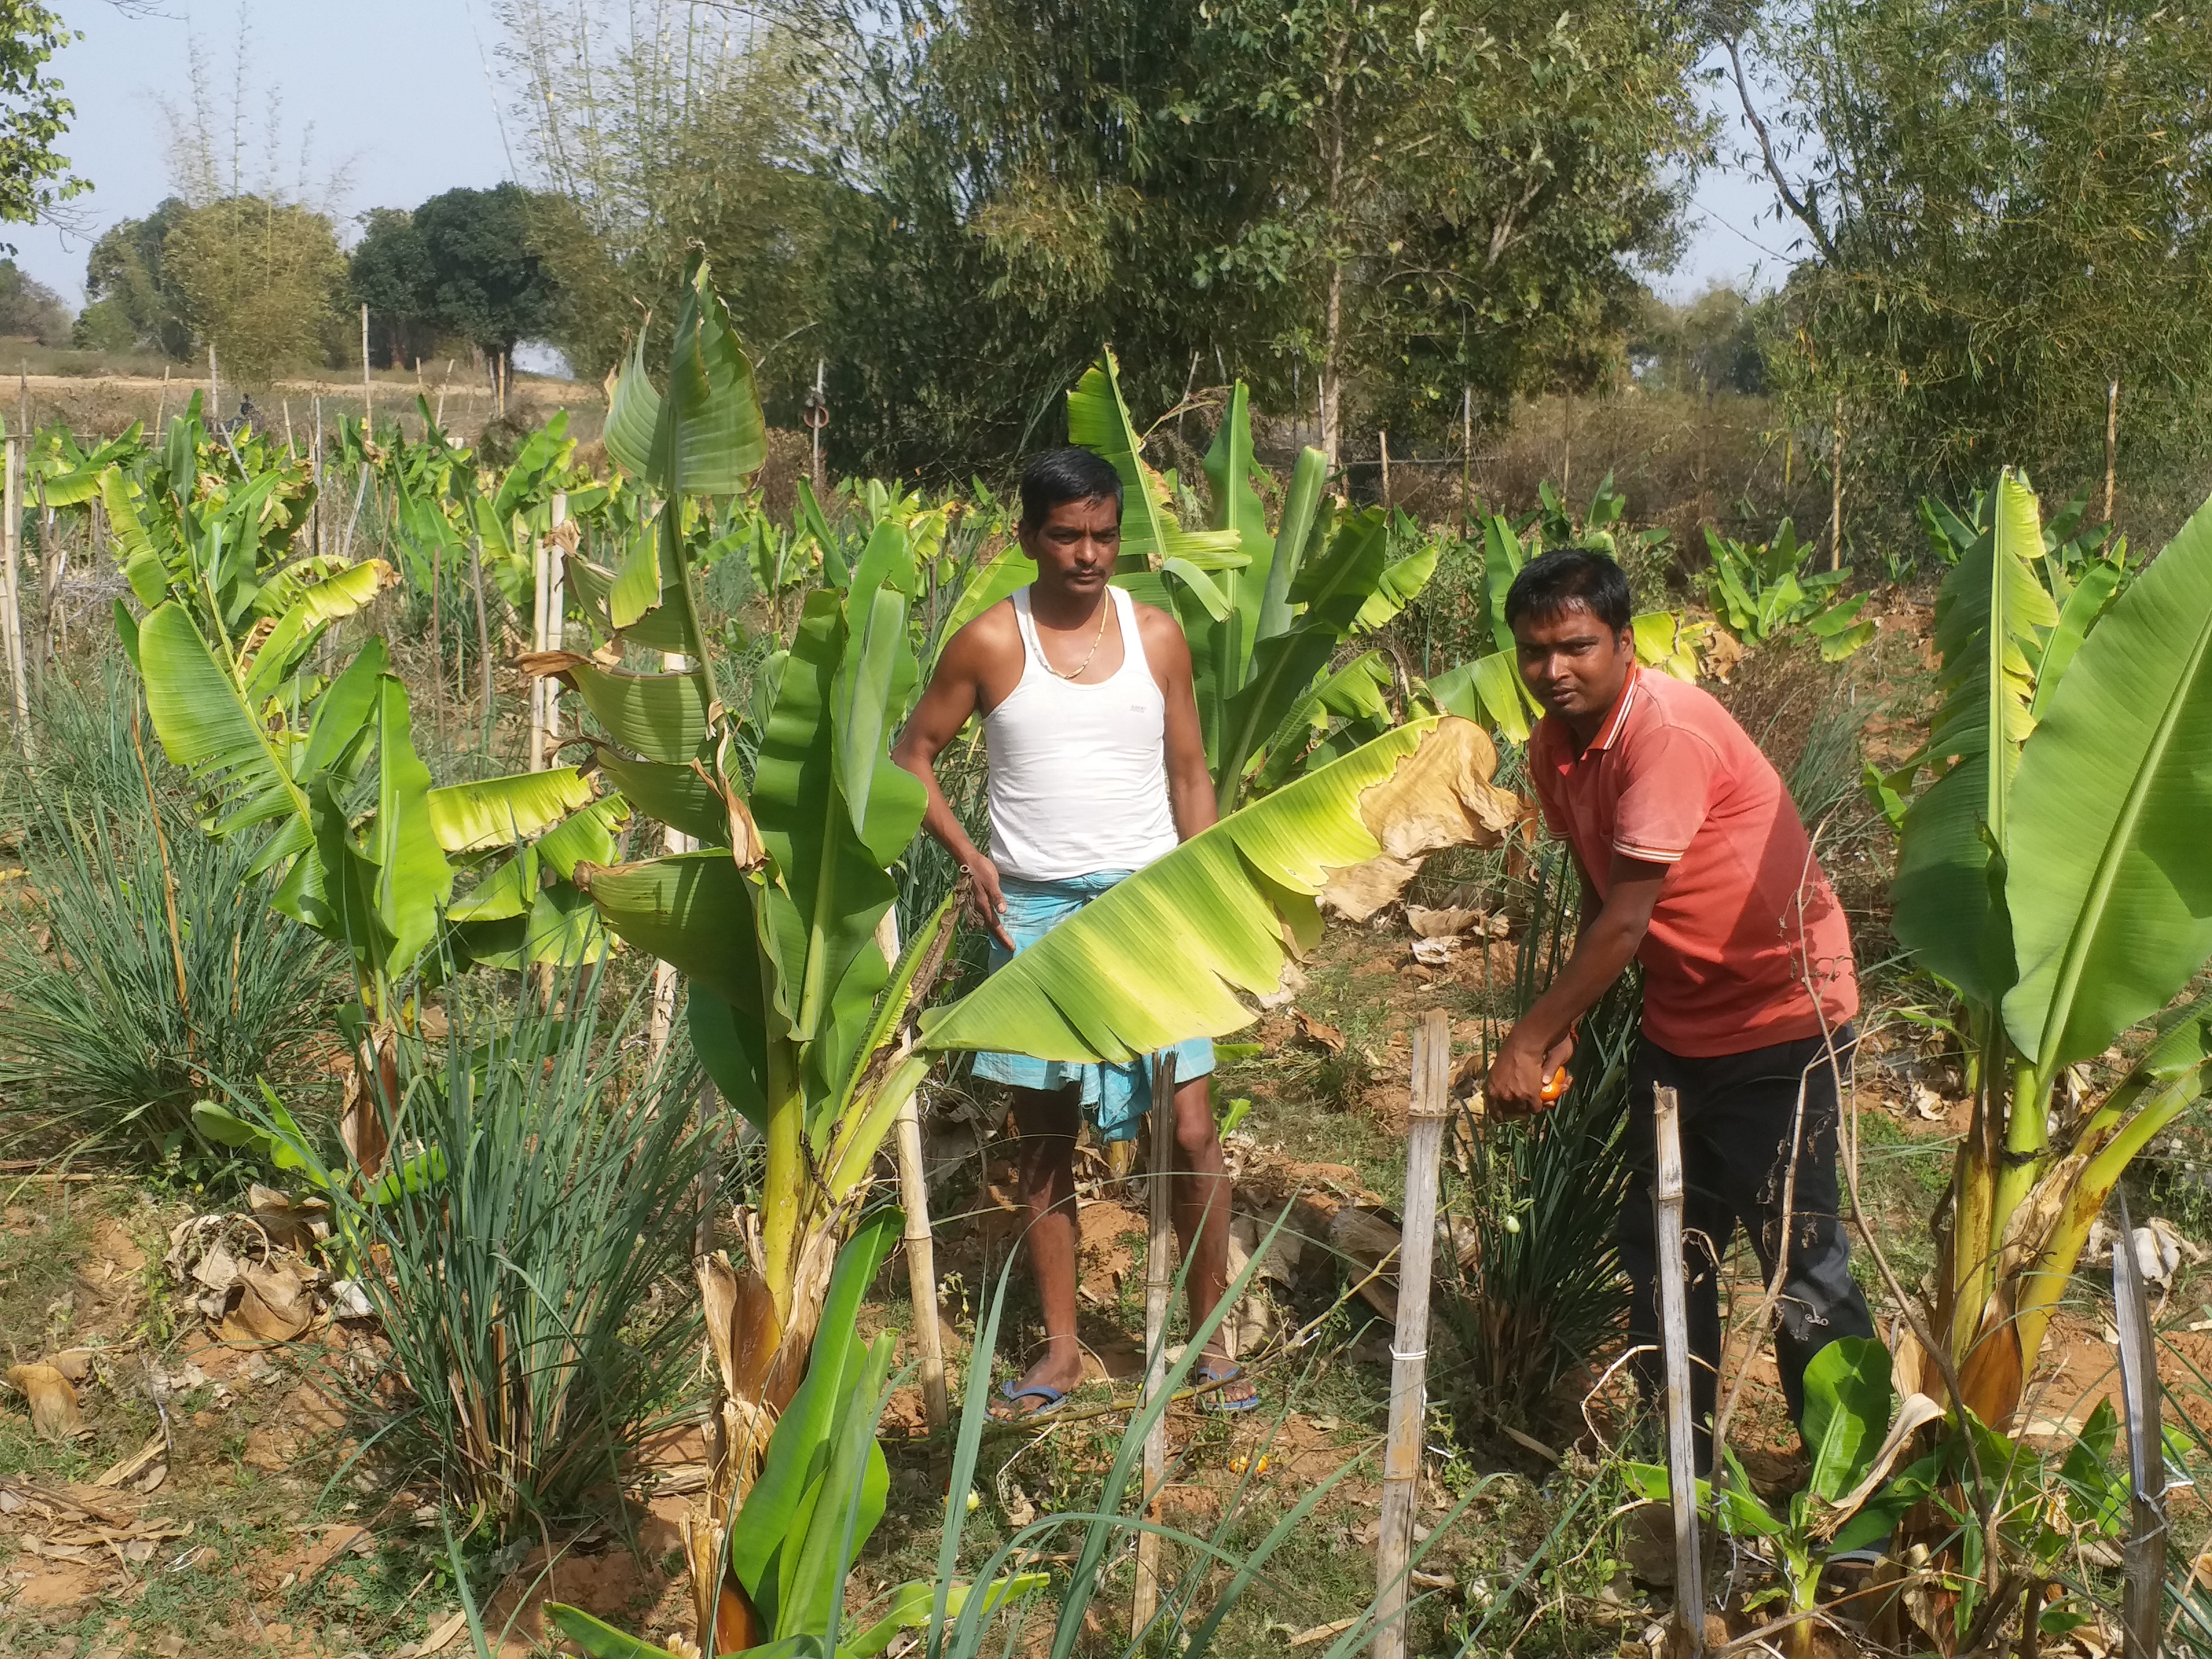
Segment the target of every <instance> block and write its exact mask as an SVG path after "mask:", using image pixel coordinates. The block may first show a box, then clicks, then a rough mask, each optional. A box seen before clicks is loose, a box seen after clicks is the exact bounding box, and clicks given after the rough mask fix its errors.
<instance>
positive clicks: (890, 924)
mask: <svg viewBox="0 0 2212 1659" xmlns="http://www.w3.org/2000/svg"><path fill="white" fill-rule="evenodd" d="M876 945H877V947H878V949H880V950H881V951H883V953H884V962H885V963H889V964H890V967H891V968H892V969H896V968H897V967H898V959H899V931H898V909H897V907H896V906H893V907H892V908H890V909H888V910H886V911H884V919H883V921H881V922H879V923H878V924H877V927H876ZM911 1044H912V1039H911V1037H910V1036H909V1038H908V1040H907V1042H905V1043H903V1044H902V1045H901V1048H902V1052H910V1051H911ZM893 1128H894V1133H896V1137H897V1141H896V1145H897V1150H898V1183H899V1207H900V1208H901V1209H902V1210H903V1211H904V1212H906V1222H905V1225H904V1226H903V1228H902V1230H901V1231H900V1234H899V1237H901V1239H902V1241H903V1242H904V1243H905V1244H906V1288H907V1296H908V1300H909V1301H910V1302H911V1303H912V1304H913V1306H914V1340H915V1347H916V1348H917V1349H918V1350H920V1352H921V1400H922V1406H923V1407H924V1409H926V1410H927V1412H928V1413H929V1426H930V1429H931V1431H932V1432H942V1431H944V1430H945V1428H947V1427H949V1426H950V1425H951V1422H952V1404H951V1401H950V1400H949V1399H947V1398H946V1396H945V1338H944V1334H943V1333H942V1332H941V1331H940V1330H939V1328H938V1322H937V1317H938V1316H937V1241H936V1238H935V1236H934V1235H933V1233H932V1232H931V1231H930V1226H929V1173H928V1170H927V1168H926V1166H925V1165H924V1164H923V1163H922V1157H921V1109H920V1105H919V1102H918V1097H917V1096H916V1095H914V1094H908V1096H907V1097H906V1098H905V1099H904V1100H903V1101H902V1102H900V1103H899V1109H898V1116H897V1117H896V1119H895V1120H893Z"/></svg>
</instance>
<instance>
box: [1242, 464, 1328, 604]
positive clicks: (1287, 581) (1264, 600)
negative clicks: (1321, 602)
mask: <svg viewBox="0 0 2212 1659" xmlns="http://www.w3.org/2000/svg"><path fill="white" fill-rule="evenodd" d="M1327 487H1328V457H1327V456H1326V455H1324V454H1322V453H1321V451H1319V450H1318V449H1313V448H1306V449H1302V450H1300V451H1299V452H1298V459H1297V463H1296V464H1295V465H1293V466H1292V467H1291V488H1290V490H1289V493H1288V494H1286V495H1285V496H1284V497H1283V521H1282V522H1281V523H1280V524H1279V525H1278V526H1275V551H1274V556H1273V559H1271V560H1270V561H1269V562H1268V565H1267V590H1266V592H1263V593H1262V594H1261V599H1260V621H1259V627H1258V629H1256V630H1255V634H1254V635H1253V637H1254V640H1255V642H1256V641H1260V640H1264V639H1267V638H1270V637H1272V636H1273V635H1277V634H1280V633H1282V632H1284V631H1285V629H1288V628H1289V627H1290V625H1291V583H1292V582H1293V581H1294V580H1297V574H1298V567H1299V566H1300V565H1301V564H1303V563H1304V561H1305V557H1306V553H1307V550H1308V549H1309V548H1310V547H1312V546H1314V545H1316V544H1317V543H1322V542H1326V541H1327V539H1328V527H1329V519H1330V514H1329V513H1328V509H1327V507H1326V504H1325V502H1324V501H1323V499H1322V491H1323V490H1324V489H1326V488H1327Z"/></svg>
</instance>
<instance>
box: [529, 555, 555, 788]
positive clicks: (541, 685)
mask: <svg viewBox="0 0 2212 1659" xmlns="http://www.w3.org/2000/svg"><path fill="white" fill-rule="evenodd" d="M546 551H547V550H546V546H545V538H544V537H543V536H532V538H530V575H531V590H532V591H531V605H530V648H531V649H532V651H543V650H544V649H545V648H546V647H545V631H546V613H545V607H546V605H547V603H548V602H549V601H550V599H551V598H552V594H551V593H550V591H548V586H547V584H548V582H549V581H550V574H551V573H550V571H549V570H548V569H547V566H548V564H549V563H550V560H548V558H547V557H546ZM545 685H546V681H545V678H544V676H543V675H540V676H538V677H536V678H533V679H532V681H531V682H530V769H531V770H532V771H533V772H543V771H544V769H545Z"/></svg>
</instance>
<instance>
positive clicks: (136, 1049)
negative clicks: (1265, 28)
mask: <svg viewBox="0 0 2212 1659" xmlns="http://www.w3.org/2000/svg"><path fill="white" fill-rule="evenodd" d="M126 805H127V803H126ZM164 818H167V819H170V821H169V822H167V823H162V822H161V819H164ZM34 822H35V823H36V824H37V826H38V830H37V833H36V834H35V835H33V836H31V837H30V838H29V840H28V846H27V866H26V872H25V873H26V879H25V882H24V884H23V885H24V887H25V888H26V889H27V892H25V893H24V896H23V897H22V899H21V901H20V902H21V912H22V913H21V914H19V915H18V917H17V922H18V925H16V926H14V927H6V928H0V976H4V978H5V980H6V981H7V983H8V984H9V987H10V990H9V999H10V1002H11V1005H12V1006H11V1007H10V1009H9V1019H8V1021H7V1026H6V1032H5V1035H4V1036H0V1088H4V1090H5V1091H6V1104H5V1105H4V1106H0V1139H5V1140H6V1141H8V1142H9V1143H11V1144H14V1145H20V1146H27V1148H29V1149H30V1150H33V1151H35V1152H40V1153H43V1154H49V1155H51V1154H55V1153H59V1152H64V1151H68V1152H70V1153H71V1154H72V1155H84V1154H91V1155H94V1156H97V1157H100V1158H104V1159H105V1158H112V1159H117V1160H121V1161H125V1162H130V1163H134V1164H138V1165H139V1166H141V1167H142V1168H145V1169H148V1170H167V1171H168V1172H170V1173H172V1174H173V1175H176V1176H180V1177H181V1178H183V1179H184V1180H185V1181H187V1182H191V1183H193V1184H207V1183H210V1182H217V1183H219V1182H222V1180H224V1179H225V1178H226V1177H231V1178H234V1177H235V1176H237V1175H239V1174H240V1173H242V1172H241V1171H240V1170H238V1168H237V1166H236V1165H235V1164H234V1158H233V1155H232V1154H231V1152H229V1150H228V1148H224V1147H222V1146H217V1145H216V1144H215V1143H213V1142H210V1141H208V1140H205V1139H204V1138H202V1137H201V1136H199V1135H198V1134H197V1133H196V1132H195V1131H194V1129H193V1127H192V1121H191V1107H192V1103H193V1101H195V1100H197V1099H200V1098H203V1097H206V1096H207V1095H209V1094H210V1093H212V1092H218V1091H222V1089H224V1088H247V1089H250V1088H251V1087H252V1085H254V1083H255V1082H256V1081H257V1080H258V1079H264V1078H265V1079H271V1080H272V1081H275V1082H278V1083H288V1084H289V1083H293V1082H296V1081H299V1080H300V1072H301V1067H302V1065H303V1063H304V1060H305V1058H306V1057H305V1056H304V1055H303V1054H302V1053H301V1036H302V1034H303V1033H306V1032H307V1031H308V1030H311V1029H312V1027H313V1019H314V1015H315V1012H316V1011H317V1009H318V1008H319V1006H322V1005H324V1004H325V1003H327V1002H329V1001H330V1000H332V998H331V991H332V984H331V975H332V974H333V972H334V970H335V969H336V967H337V957H336V953H335V952H334V951H332V949H331V946H330V945H329V944H328V942H327V941H325V939H322V938H321V937H320V936H319V934H316V933H311V932H309V931H308V930H307V929H306V928H304V927H299V926H298V925H297V924H295V923H294V922H293V921H290V920H289V918H287V917H284V916H282V915H277V914H276V912H275V911H274V910H272V909H271V908H270V898H271V897H272V896H273V895H274V891H275V883H274V880H273V878H270V877H269V876H266V875H258V876H257V875H254V874H252V872H251V866H252V862H253V849H252V848H251V847H248V846H246V845H245V844H244V843H242V842H219V841H214V840H210V839H209V838H208V837H205V836H201V835H199V834H197V833H196V832H194V831H193V830H191V829H190V828H189V827H188V826H180V825H179V823H177V822H175V821H174V819H173V818H172V817H171V815H170V813H169V811H168V810H167V808H160V809H149V806H148V805H147V803H146V799H145V797H144V796H143V794H142V795H141V797H140V798H139V800H138V802H137V813H136V815H135V816H131V815H129V814H128V813H127V812H123V811H117V812H112V813H111V812H110V811H106V810H103V805H102V804H101V803H100V802H99V801H98V800H97V799H94V800H89V801H80V800H79V799H77V798H75V797H72V796H69V795H63V796H60V797H58V799H52V800H49V801H46V802H45V803H43V804H42V805H41V807H40V812H39V815H38V817H37V818H36V819H35V820H34ZM180 830H181V833H180Z"/></svg>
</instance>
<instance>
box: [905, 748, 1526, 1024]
mask: <svg viewBox="0 0 2212 1659" xmlns="http://www.w3.org/2000/svg"><path fill="white" fill-rule="evenodd" d="M1496 766H1497V751H1496V750H1494V749H1493V748H1492V746H1491V743H1490V739H1489V738H1488V737H1487V736H1486V735H1485V734H1484V732H1483V731H1482V729H1481V727H1480V726H1476V725H1474V723H1473V722H1472V721H1468V720H1459V719H1456V718H1454V717H1451V716H1449V715H1444V716H1436V717H1432V718H1430V719H1427V720H1419V721H1415V722H1413V723H1410V724H1408V725H1406V726H1401V727H1400V728H1398V729H1397V730H1396V731H1395V732H1390V733H1389V734H1388V735H1387V736H1385V737H1383V738H1378V739H1376V741H1375V742H1373V743H1370V744H1366V745H1365V746H1364V747H1363V748H1360V749H1358V750H1354V751H1353V752H1352V753H1351V754H1349V755H1347V756H1346V757H1344V758H1343V759H1341V760H1340V761H1338V762H1336V763H1334V764H1333V765H1329V766H1326V767H1323V768H1322V769H1320V770H1318V771H1316V772H1311V773H1309V774H1308V775H1306V776H1304V777H1303V778H1301V779H1299V780H1297V781H1296V782H1294V783H1291V784H1290V785H1288V786H1287V787H1285V788H1283V789H1281V790H1279V791H1278V792H1277V793H1274V794H1272V795H1268V796H1267V797H1265V798H1264V799H1261V800H1259V801H1257V802H1255V803H1254V804H1253V805H1249V806H1246V807H1243V808H1242V809H1241V810H1239V811H1236V812H1232V813H1231V814H1230V815H1229V816H1228V817H1225V818H1223V819H1222V820H1221V821H1220V822H1219V823H1216V824H1215V825H1214V826H1213V827H1212V829H1207V830H1206V831H1204V832H1203V833H1201V834H1200V835H1197V836H1192V837H1191V839H1190V840H1188V841H1187V842H1183V844H1182V846H1181V847H1179V848H1176V850H1175V851H1174V852H1172V853H1170V854H1167V855H1166V856H1165V857H1164V858H1162V859H1160V860H1158V861H1157V862H1155V863H1153V864H1152V865H1149V866H1146V868H1145V869H1143V870H1141V871H1139V872H1138V873H1137V874H1135V875H1133V876H1132V877H1130V878H1129V879H1127V881H1124V882H1123V883H1121V884H1120V885H1119V886H1118V887H1115V889H1113V890H1111V891H1110V892H1109V893H1107V894H1106V895H1105V896H1103V897H1102V898H1100V899H1098V900H1097V901H1096V902H1093V903H1092V904H1091V905H1089V906H1088V907H1086V908H1085V909H1084V911H1083V912H1082V913H1081V914H1080V915H1077V916H1075V917H1073V918H1072V919H1071V920H1069V921H1066V922H1065V923H1063V924H1061V925H1060V927H1055V928H1054V930H1053V931H1052V932H1051V933H1048V934H1046V935H1045V937H1044V938H1043V939H1041V940H1039V941H1038V942H1037V943H1036V944H1035V945H1031V946H1030V947H1029V948H1028V949H1027V950H1025V951H1023V952H1022V953H1021V954H1020V955H1019V956H1018V957H1015V959H1014V960H1013V961H1012V963H1009V964H1008V965H1007V966H1006V967H1005V968H1002V969H1000V970H999V971H998V972H997V973H994V975H991V977H990V978H989V979H987V980H986V981H984V982H983V984H982V986H981V987H979V988H978V989H977V990H975V991H974V992H972V993H970V994H969V995H968V996H967V997H965V998H963V999H962V1000H960V1001H959V1002H957V1003H956V1004H954V1005H953V1006H951V1007H950V1008H948V1009H945V1010H942V1011H941V1012H937V1013H936V1014H934V1015H933V1016H932V1015H927V1014H926V1015H924V1016H923V1021H922V1030H923V1041H924V1042H925V1043H926V1044H927V1046H929V1047H931V1048H940V1049H942V1048H1000V1049H1006V1050H1010V1051H1012V1052H1014V1053H1018V1054H1035V1055H1036V1056H1038V1057H1039V1058H1041V1059H1045V1060H1131V1059H1133V1058H1135V1057H1136V1056H1138V1055H1139V1054H1150V1053H1152V1052H1154V1051H1156V1050H1158V1049H1160V1048H1166V1047H1168V1046H1170V1045H1171V1044H1173V1043H1176V1042H1181V1041H1182V1040H1183V1039H1185V1038H1187V1037H1192V1036H1221V1035H1223V1034H1224V1033H1225V1032H1229V1031H1233V1030H1237V1029H1238V1028H1239V1027H1241V1026H1243V1025H1245V1024H1249V1022H1250V1021H1251V1019H1252V1018H1253V1015H1252V1012H1251V1011H1250V1009H1249V1008H1248V1007H1247V1006H1246V1005H1245V1004H1244V1003H1243V1001H1242V1000H1240V999H1239V996H1238V993H1240V992H1241V993H1244V994H1251V995H1258V994H1265V993H1268V992H1272V991H1273V990H1275V989H1276V987H1278V985H1279V983H1280V981H1281V980H1282V976H1283V969H1285V966H1286V965H1288V964H1289V963H1290V962H1291V960H1292V959H1293V958H1294V957H1297V956H1298V955H1299V954H1301V953H1302V952H1303V951H1306V950H1309V949H1310V948H1311V947H1312V946H1313V945H1314V944H1315V943H1316V941H1317V940H1318V939H1319V938H1320V933H1321V916H1320V912H1319V910H1318V909H1317V908H1316V902H1315V901H1316V897H1317V896H1319V895H1320V894H1321V893H1322V891H1323V890H1325V889H1327V888H1328V887H1329V886H1330V885H1331V884H1332V881H1333V879H1334V878H1337V877H1339V876H1340V875H1342V874H1344V873H1346V872H1351V871H1352V870H1353V869H1355V868H1356V867H1357V866H1364V865H1366V864H1368V863H1369V862H1370V860H1376V859H1378V858H1382V857H1384V856H1386V855H1387V856H1389V857H1391V858H1393V859H1395V860H1401V861H1403V860H1416V859H1419V857H1421V856H1423V855H1424V854H1428V853H1431V852H1433V851H1435V850H1437V848H1443V847H1449V846H1455V845H1462V844H1466V843H1468V842H1480V843H1485V844H1490V845H1495V844H1496V843H1497V842H1498V840H1500V839H1501V838H1502V837H1503V836H1504V833H1505V831H1506V830H1507V829H1510V827H1511V825H1512V824H1513V823H1515V822H1516V821H1517V820H1518V818H1519V817H1520V816H1521V814H1522V805H1521V803H1520V801H1519V800H1518V799H1516V797H1514V796H1513V795H1511V794H1510V793H1507V792H1505V791H1504V790H1502V789H1498V788H1495V787H1492V784H1491V782H1490V777H1491V775H1492V772H1493V771H1494V770H1495V769H1496Z"/></svg>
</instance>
